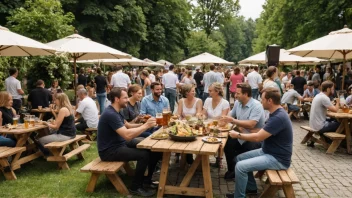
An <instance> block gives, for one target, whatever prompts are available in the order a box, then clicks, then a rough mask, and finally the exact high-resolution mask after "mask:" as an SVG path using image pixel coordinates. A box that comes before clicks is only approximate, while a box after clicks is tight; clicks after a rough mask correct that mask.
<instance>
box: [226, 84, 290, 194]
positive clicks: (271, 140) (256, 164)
mask: <svg viewBox="0 0 352 198" xmlns="http://www.w3.org/2000/svg"><path fill="white" fill-rule="evenodd" d="M280 98H281V97H280V91H279V90H278V89H276V88H272V87H269V88H266V89H264V90H263V92H262V104H263V107H264V109H265V110H268V111H269V112H270V117H269V119H268V121H267V123H266V124H265V126H264V128H263V129H260V130H259V131H258V132H257V133H239V132H236V131H230V133H229V135H230V137H232V138H237V139H239V140H245V141H251V142H261V141H264V142H263V146H262V148H259V149H256V150H252V151H248V152H245V153H242V154H240V155H238V156H237V158H236V161H237V164H236V167H235V173H236V177H235V181H236V182H235V193H234V194H226V197H236V198H244V197H246V193H256V192H257V185H256V182H255V179H254V175H253V171H259V170H267V169H272V170H286V169H288V168H289V167H290V165H291V156H292V142H293V132H292V124H291V120H290V118H289V117H288V115H287V113H286V111H285V110H284V109H283V108H282V107H281V106H280Z"/></svg>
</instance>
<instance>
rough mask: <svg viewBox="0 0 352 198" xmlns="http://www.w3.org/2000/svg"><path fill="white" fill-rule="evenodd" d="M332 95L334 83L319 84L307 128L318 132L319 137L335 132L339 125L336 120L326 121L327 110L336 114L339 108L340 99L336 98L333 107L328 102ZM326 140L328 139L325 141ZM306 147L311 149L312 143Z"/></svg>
mask: <svg viewBox="0 0 352 198" xmlns="http://www.w3.org/2000/svg"><path fill="white" fill-rule="evenodd" d="M333 93H334V83H333V82H331V81H329V80H328V81H325V82H323V83H322V84H321V92H320V93H319V94H318V95H316V96H315V97H314V99H313V102H312V107H311V108H310V119H309V127H310V128H312V129H314V130H316V131H319V134H320V136H321V137H324V138H325V136H324V135H323V134H324V133H326V132H331V131H336V130H337V128H338V127H339V125H340V123H338V122H337V121H336V120H326V111H327V109H328V110H329V111H332V112H337V111H338V110H339V108H340V99H339V98H336V99H335V100H336V104H335V106H334V105H333V104H332V103H331V101H330V98H329V97H330V96H331V95H333ZM325 140H328V139H325ZM307 145H308V146H311V147H313V146H314V142H313V141H312V142H308V143H307Z"/></svg>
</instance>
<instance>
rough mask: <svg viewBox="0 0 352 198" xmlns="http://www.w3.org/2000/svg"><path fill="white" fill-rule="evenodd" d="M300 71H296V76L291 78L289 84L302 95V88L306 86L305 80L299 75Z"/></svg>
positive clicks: (304, 88)
mask: <svg viewBox="0 0 352 198" xmlns="http://www.w3.org/2000/svg"><path fill="white" fill-rule="evenodd" d="M300 73H301V72H300V71H299V70H297V71H296V77H294V78H293V79H292V80H291V84H292V85H293V86H294V88H293V89H294V90H296V91H297V92H298V93H299V94H300V95H301V96H303V93H304V90H306V88H307V80H306V79H305V78H303V77H301V76H300Z"/></svg>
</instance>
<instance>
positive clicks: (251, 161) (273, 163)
mask: <svg viewBox="0 0 352 198" xmlns="http://www.w3.org/2000/svg"><path fill="white" fill-rule="evenodd" d="M236 161H237V164H236V167H235V173H236V178H235V180H236V183H235V198H241V197H243V198H244V197H246V189H248V190H257V184H256V183H255V179H254V176H253V171H260V170H267V169H270V170H285V169H288V168H289V167H286V166H284V165H282V164H281V163H280V162H279V161H277V159H276V158H275V157H273V156H272V155H269V154H265V153H264V152H263V150H262V149H261V148H260V149H256V150H252V151H248V152H245V153H242V154H241V155H239V156H237V159H236Z"/></svg>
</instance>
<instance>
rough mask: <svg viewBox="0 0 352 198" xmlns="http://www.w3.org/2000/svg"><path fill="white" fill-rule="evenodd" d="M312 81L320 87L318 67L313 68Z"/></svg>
mask: <svg viewBox="0 0 352 198" xmlns="http://www.w3.org/2000/svg"><path fill="white" fill-rule="evenodd" d="M312 81H313V82H316V83H318V84H319V85H320V83H321V78H320V65H317V66H315V73H314V74H313V76H312Z"/></svg>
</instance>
